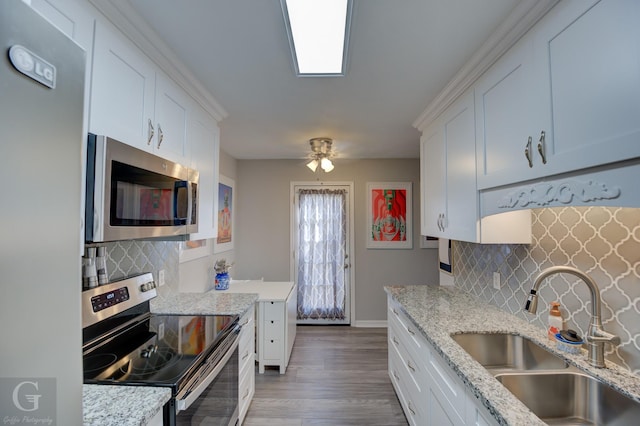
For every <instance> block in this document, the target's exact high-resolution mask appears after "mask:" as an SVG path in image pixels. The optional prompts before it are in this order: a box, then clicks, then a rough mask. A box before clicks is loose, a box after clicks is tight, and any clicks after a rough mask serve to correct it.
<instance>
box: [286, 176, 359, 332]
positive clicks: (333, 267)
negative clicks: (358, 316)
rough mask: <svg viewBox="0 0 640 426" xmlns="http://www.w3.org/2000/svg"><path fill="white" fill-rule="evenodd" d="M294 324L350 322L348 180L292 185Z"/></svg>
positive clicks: (349, 189) (349, 187)
mask: <svg viewBox="0 0 640 426" xmlns="http://www.w3.org/2000/svg"><path fill="white" fill-rule="evenodd" d="M292 190H293V200H294V203H293V212H292V213H293V214H292V218H293V220H292V227H293V229H292V233H291V234H292V245H293V265H292V275H293V279H294V280H295V282H296V283H297V288H298V297H297V299H298V306H297V310H298V313H297V319H298V323H299V324H300V323H322V324H350V323H351V302H352V297H351V264H352V261H351V258H350V254H349V253H350V252H351V237H350V232H351V231H350V229H351V226H350V221H351V211H350V205H351V196H352V193H353V191H352V184H323V183H315V184H293V185H292Z"/></svg>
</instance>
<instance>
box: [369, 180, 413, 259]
mask: <svg viewBox="0 0 640 426" xmlns="http://www.w3.org/2000/svg"><path fill="white" fill-rule="evenodd" d="M411 201H412V193H411V182H368V183H367V248H374V249H411V248H413V239H412V235H413V226H412V224H413V222H412V216H411V213H412V203H411Z"/></svg>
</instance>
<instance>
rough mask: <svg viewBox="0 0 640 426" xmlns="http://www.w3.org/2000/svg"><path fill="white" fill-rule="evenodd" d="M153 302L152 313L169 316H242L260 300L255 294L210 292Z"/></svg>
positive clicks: (156, 299) (182, 295)
mask: <svg viewBox="0 0 640 426" xmlns="http://www.w3.org/2000/svg"><path fill="white" fill-rule="evenodd" d="M159 299H160V298H159V297H156V298H155V299H153V300H151V312H153V313H154V314H167V315H240V316H242V315H243V314H244V313H245V312H247V310H248V309H249V308H251V307H252V306H253V305H254V304H255V303H256V300H258V295H257V294H254V293H227V292H225V291H224V290H210V291H208V292H206V293H179V294H177V295H175V296H172V297H164V298H162V300H159Z"/></svg>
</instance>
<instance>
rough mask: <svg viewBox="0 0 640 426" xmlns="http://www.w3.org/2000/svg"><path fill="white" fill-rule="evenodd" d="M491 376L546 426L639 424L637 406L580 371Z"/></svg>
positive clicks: (639, 415) (638, 405) (639, 408)
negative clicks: (547, 425) (548, 425)
mask: <svg viewBox="0 0 640 426" xmlns="http://www.w3.org/2000/svg"><path fill="white" fill-rule="evenodd" d="M495 377H496V379H498V381H499V382H500V383H502V384H503V385H504V386H505V387H506V388H507V389H509V391H511V393H513V394H514V395H515V396H516V397H517V398H518V399H519V400H520V401H522V403H523V404H524V405H526V406H527V407H529V409H530V410H531V411H533V412H534V414H535V415H537V416H538V417H540V419H541V420H543V421H544V422H546V423H547V424H550V425H609V426H617V425H636V424H638V422H640V403H638V402H636V401H634V400H633V399H631V398H628V397H626V396H625V395H623V394H621V393H619V392H618V391H616V390H615V389H613V388H612V387H610V386H608V385H606V384H604V383H602V382H600V381H598V380H596V379H595V378H593V377H591V376H588V375H586V374H583V373H580V372H544V373H541V372H538V373H525V374H518V373H504V374H498V375H496V376H495Z"/></svg>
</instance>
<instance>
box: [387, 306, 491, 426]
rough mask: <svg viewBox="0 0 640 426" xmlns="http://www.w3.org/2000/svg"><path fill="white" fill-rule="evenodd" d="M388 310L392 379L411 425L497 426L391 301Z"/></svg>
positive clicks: (390, 372) (390, 373)
mask: <svg viewBox="0 0 640 426" xmlns="http://www.w3.org/2000/svg"><path fill="white" fill-rule="evenodd" d="M388 307H389V309H388V312H387V322H388V345H389V377H390V378H391V383H392V384H393V387H394V389H395V391H396V394H397V396H398V399H399V401H400V404H401V405H402V409H403V410H404V413H405V416H406V418H407V421H408V422H409V424H411V425H415V426H425V425H433V426H446V425H456V426H460V425H492V426H493V425H497V424H498V423H497V422H496V421H495V420H494V419H493V418H492V417H491V416H490V414H489V413H488V412H487V410H486V409H485V408H484V407H483V406H482V405H481V404H480V403H479V402H477V399H476V398H475V396H474V395H473V394H472V393H471V391H470V390H469V389H468V388H467V387H466V386H465V385H464V384H463V383H462V381H461V380H460V379H459V378H458V377H457V376H456V375H455V373H454V372H453V370H452V369H451V368H450V367H449V366H448V365H447V363H446V362H445V361H444V360H443V359H442V358H441V357H440V355H439V354H438V353H437V351H436V350H435V348H434V347H433V346H431V344H430V343H429V342H428V341H427V339H426V338H425V337H424V336H423V335H422V334H421V333H420V332H419V331H418V329H417V328H416V327H415V325H414V324H413V322H412V321H411V320H410V319H409V318H408V317H407V316H406V315H405V314H404V313H403V312H402V311H401V310H400V306H399V305H398V304H397V303H396V302H395V301H393V300H392V299H391V298H390V297H389V299H388Z"/></svg>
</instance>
